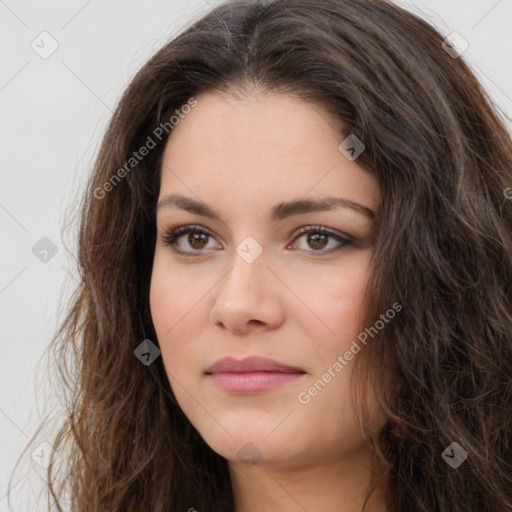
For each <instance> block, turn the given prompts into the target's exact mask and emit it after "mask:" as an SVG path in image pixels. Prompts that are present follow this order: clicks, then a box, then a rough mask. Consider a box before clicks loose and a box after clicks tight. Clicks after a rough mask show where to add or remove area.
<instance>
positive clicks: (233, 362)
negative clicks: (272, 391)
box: [206, 356, 305, 374]
mask: <svg viewBox="0 0 512 512" xmlns="http://www.w3.org/2000/svg"><path fill="white" fill-rule="evenodd" d="M258 371H260V372H262V371H264V372H286V373H289V372H295V373H305V372H304V370H303V369H302V368H298V367H296V366H290V365H288V364H285V363H280V362H279V361H275V360H273V359H268V358H266V357H258V356H251V357H246V358H245V359H242V360H238V359H235V358H234V357H223V358H222V359H219V360H218V361H216V362H215V363H214V364H212V365H211V366H210V367H208V368H207V369H206V373H208V374H210V373H249V372H258Z"/></svg>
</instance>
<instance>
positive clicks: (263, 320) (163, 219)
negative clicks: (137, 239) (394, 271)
mask: <svg viewBox="0 0 512 512" xmlns="http://www.w3.org/2000/svg"><path fill="white" fill-rule="evenodd" d="M196 99H197V102H198V103H197V106H196V107H195V108H194V109H193V110H192V111H191V112H190V113H189V114H188V115H187V116H185V117H184V118H183V119H182V120H181V121H180V122H179V124H178V125H176V126H175V128H174V129H173V131H172V133H171V136H170V138H169V139H168V142H167V145H166V148H165V153H164V159H163V168H162V179H161V188H160V196H159V208H158V210H157V230H158V231H157V243H156V248H155V257H154V265H153V273H152V279H151V293H150V305H151V313H152V318H153V322H154V326H155V329H156V334H157V337H158V343H159V346H160V349H161V354H162V358H163V363H164V366H165V369H166V372H167V376H168V378H169V381H170V385H171V387H172V390H173V392H174V394H175V396H176V399H177V401H178V403H179V405H180V407H181V408H182V410H183V412H184V413H185V415H186V416H187V417H188V419H189V420H190V422H191V423H192V424H193V425H194V427H195V428H196V429H197V431H198V432H199V433H200V434H201V436H202V437H203V438H204V439H205V441H206V442H207V443H208V444H209V445H210V447H211V448H212V449H213V450H215V451H216V452H217V453H219V454H220V455H222V456H223V457H225V458H227V459H228V460H230V461H231V462H232V463H235V464H236V463H238V462H243V461H245V462H250V463H256V462H259V463H269V464H311V463H315V461H322V463H325V462H326V461H332V460H334V459H336V458H338V457H342V456H343V455H344V454H348V453H353V451H354V450H357V449H359V448H360V447H361V446H363V445H364V444H365V443H366V442H365V441H364V439H363V437H362V435H361V433H360V431H359V430H358V429H357V428H356V426H355V425H354V422H353V417H352V413H351V407H350V403H351V402H350V397H349V395H348V388H347V386H348V382H349V379H350V377H351V372H352V368H353V365H354V359H355V358H357V357H364V350H365V346H364V345H362V344H361V343H359V342H358V344H359V345H360V347H361V348H360V350H359V351H357V349H355V350H354V349H353V350H352V354H354V353H355V355H353V357H352V358H350V359H349V358H348V357H344V354H346V353H347V351H349V352H350V349H351V348H353V347H354V345H353V342H354V341H356V342H357V336H358V334H359V325H360V320H361V315H362V313H363V308H362V298H363V293H364V290H365V286H366V284H367V278H368V269H369V267H368V265H369V260H370V255H371V252H372V243H373V229H372V228H373V220H372V218H371V214H370V215H368V212H366V210H367V209H368V210H372V211H373V212H376V210H377V207H378V202H379V191H378V186H377V183H376V181H375V179H374V177H373V176H372V175H371V174H370V173H368V172H367V171H365V170H363V169H362V168H361V167H359V166H358V164H357V163H356V162H357V160H355V161H351V160H349V159H348V158H347V157H346V156H345V154H343V153H342V151H341V150H340V149H339V148H338V146H339V144H340V143H341V142H342V140H343V139H344V138H345V137H342V136H341V134H340V133H339V132H338V129H337V128H336V126H335V122H334V119H332V118H331V117H330V116H329V114H328V113H326V112H325V111H323V110H321V109H320V108H319V107H317V106H314V105H312V104H310V103H307V102H304V101H301V100H299V99H295V98H294V97H292V96H287V95H277V94H275V95H274V94H272V95H252V96H250V97H248V98H247V99H244V100H235V99H233V98H231V97H229V98H228V97H226V96H221V95H217V94H205V95H203V96H200V97H197V98H196ZM171 195H172V196H180V199H179V200H176V198H175V200H172V199H171V198H170V197H169V196H171ZM181 198H183V199H181ZM327 198H333V199H338V198H340V199H343V200H344V202H339V203H335V202H334V201H333V202H332V204H331V205H330V206H325V205H324V206H323V207H322V208H316V207H312V206H311V205H310V204H309V203H307V204H306V203H304V204H303V203H302V201H307V202H310V201H314V202H316V201H318V202H324V201H325V200H326V199H327ZM192 202H200V203H201V208H197V207H193V205H192ZM296 202H297V203H296ZM353 204H357V205H360V207H358V206H356V207H350V205H353ZM213 211H214V212H216V214H217V215H218V217H216V216H213V215H212V212H213ZM190 225H192V226H195V227H192V229H191V232H189V233H185V234H183V233H181V234H179V235H178V236H177V237H176V238H175V240H174V245H169V244H167V243H166V242H165V241H164V239H165V237H166V234H167V233H168V232H169V231H171V230H174V229H176V228H177V227H180V226H190ZM318 225H321V226H322V227H323V228H325V229H326V230H327V231H328V232H329V233H328V234H326V233H325V232H323V231H322V232H319V233H318V232H317V233H316V234H315V226H316V227H317V228H318ZM198 227H199V228H200V229H202V230H204V231H206V232H207V234H205V233H203V232H201V231H197V229H198ZM302 228H306V229H305V230H304V231H303V233H299V231H300V230H301V229H302ZM338 237H339V238H338ZM169 241H170V240H168V242H169ZM175 250H177V251H178V250H179V251H180V252H179V253H178V252H175ZM252 356H258V357H262V358H270V359H272V360H274V361H276V362H277V363H279V364H277V366H276V365H274V366H272V364H271V365H270V366H265V365H263V366H262V365H259V364H258V363H257V364H256V365H255V366H251V365H249V366H247V367H245V368H237V367H236V366H235V367H233V366H229V365H228V366H227V367H219V368H217V370H216V373H215V372H214V373H213V374H210V373H209V372H208V370H209V369H210V370H211V368H210V367H211V366H212V365H214V363H216V362H217V361H218V360H220V359H222V358H225V357H231V358H235V359H236V360H242V359H244V358H247V357H252ZM339 356H340V357H341V358H343V361H344V362H345V363H343V364H341V363H340V359H339ZM336 362H338V365H341V367H342V369H341V370H340V369H339V368H340V366H336ZM283 365H287V367H283ZM288 367H291V368H292V369H294V371H289V370H290V368H288ZM242 370H243V371H244V372H245V373H242ZM265 370H267V371H265ZM268 370H272V371H268ZM329 377H330V378H329ZM318 381H321V382H320V383H319V382H318ZM315 383H316V387H315ZM312 387H313V390H312V391H308V390H311V388H312ZM315 390H316V392H315ZM370 403H373V402H370ZM375 414H376V415H375V417H377V411H375ZM379 421H380V420H379Z"/></svg>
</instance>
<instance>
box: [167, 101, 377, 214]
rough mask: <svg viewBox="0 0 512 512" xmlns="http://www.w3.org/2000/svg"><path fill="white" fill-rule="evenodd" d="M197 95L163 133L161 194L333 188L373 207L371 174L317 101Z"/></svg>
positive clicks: (284, 193)
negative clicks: (346, 150)
mask: <svg viewBox="0 0 512 512" xmlns="http://www.w3.org/2000/svg"><path fill="white" fill-rule="evenodd" d="M196 100H197V105H196V107H195V108H193V109H192V110H191V112H190V113H189V114H187V115H186V116H184V117H183V118H182V119H181V120H180V122H179V123H178V124H177V125H176V126H175V127H174V128H173V131H172V132H171V135H170V137H169V138H168V141H167V144H166V148H165V152H164V158H163V165H162V180H161V192H160V196H162V195H164V194H168V193H171V192H175V193H188V195H190V194H191V193H195V194H197V195H198V196H199V197H203V198H205V199H206V198H210V199H211V201H215V199H222V200H225V199H229V198H231V199H230V200H232V201H234V202H237V201H246V202H247V201H254V200H256V199H257V200H258V201H259V202H260V203H261V204H263V203H264V202H267V200H268V202H269V204H270V203H276V202H278V200H283V199H286V198H290V197H297V196H304V195H306V194H308V193H309V194H310V195H316V196H321V195H326V194H329V195H332V194H333V193H336V192H338V193H340V194H344V195H345V196H347V197H348V198H349V199H354V200H360V201H361V202H364V203H366V204H367V205H368V206H369V207H374V208H375V207H376V205H377V202H378V187H377V183H376V180H375V178H374V177H373V175H372V174H370V173H369V172H368V171H366V170H364V169H362V168H361V167H360V166H359V165H357V161H349V160H348V159H347V158H346V157H345V156H344V155H343V154H342V153H341V152H340V150H339V149H338V145H339V144H340V142H341V141H342V140H343V139H344V138H345V135H344V134H343V133H342V132H341V129H340V123H339V122H337V120H336V119H334V118H333V117H332V116H331V115H330V114H329V113H328V112H326V111H324V110H323V109H321V108H320V107H319V106H318V105H316V104H312V103H309V102H305V101H303V100H300V99H298V98H295V97H293V96H289V95H283V94H265V95H262V94H253V95H250V96H247V97H244V99H235V98H233V97H229V96H227V95H220V94H210V93H209V94H204V95H201V96H198V97H197V98H196Z"/></svg>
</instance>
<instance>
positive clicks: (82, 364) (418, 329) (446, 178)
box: [47, 0, 512, 512]
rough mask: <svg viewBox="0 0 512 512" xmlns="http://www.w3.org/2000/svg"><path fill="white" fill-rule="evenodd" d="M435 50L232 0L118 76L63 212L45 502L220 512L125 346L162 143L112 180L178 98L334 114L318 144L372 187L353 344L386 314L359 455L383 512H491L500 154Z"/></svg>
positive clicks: (215, 469)
mask: <svg viewBox="0 0 512 512" xmlns="http://www.w3.org/2000/svg"><path fill="white" fill-rule="evenodd" d="M444 37H445V36H443V35H441V34H440V32H439V31H438V30H437V29H435V28H434V27H432V26H431V25H430V24H429V23H427V22H425V21H423V20H422V19H420V18H419V17H417V16H415V15H414V14H412V13H411V12H409V11H406V10H404V9H402V8H400V7H398V6H396V5H394V4H392V3H391V2H389V1H386V0H276V1H265V2H263V1H260V2H256V1H248V0H235V1H231V2H227V3H224V4H222V5H220V6H219V7H217V8H215V9H213V10H212V11H211V12H209V13H208V14H207V15H205V16H204V17H202V18H201V19H199V20H197V21H195V22H194V23H193V24H192V25H191V26H190V27H189V28H187V29H186V30H184V31H183V32H182V33H181V34H180V35H178V36H177V37H175V38H174V39H173V40H172V41H170V42H169V43H168V44H166V45H165V46H164V47H163V48H162V49H161V50H159V51H158V52H157V53H156V55H154V56H153V57H152V58H151V59H150V60H149V61H148V62H147V63H146V64H145V65H144V66H143V67H142V69H140V71H139V72H138V73H137V74H136V76H135V77H134V78H133V80H132V81H131V83H130V85H129V87H128V88H127V90H126V91H125V92H124V94H123V96H122V98H121V100H120V101H119V104H118V106H117V108H116V110H115V113H114V115H113V117H112V119H111V121H110V124H109V127H108V130H107V132H106V134H105V136H104V139H103V142H102V146H101V149H100V151H99V154H98V156H97V160H96V162H95V165H94V169H93V171H92V175H91V177H90V181H89V184H88V189H87V191H86V194H85V196H84V198H83V203H82V204H81V210H80V211H81V221H80V222H81V223H80V230H79V247H78V263H79V269H80V285H79V287H78V289H77V290H76V293H75V295H74V296H73V303H72V305H71V306H70V308H69V311H67V312H66V317H65V320H63V321H62V323H61V327H60V329H59V331H58V333H57V334H56V335H55V338H54V340H53V341H52V354H53V355H54V356H55V357H54V360H55V362H56V369H57V370H58V372H59V375H60V376H61V380H60V382H61V384H60V385H61V386H62V387H63V388H64V389H65V390H66V391H65V397H66V398H65V399H66V402H65V403H66V418H65V422H64V424H63V425H61V429H60V431H59V433H58V435H57V437H56V438H55V439H54V440H53V447H54V448H55V449H57V450H58V451H59V452H62V453H65V454H66V456H65V457H61V458H60V459H59V460H60V461H61V462H59V464H57V462H56V461H54V463H53V464H52V465H51V466H50V468H49V469H48V475H47V477H48V489H49V492H48V502H49V503H50V502H51V503H53V502H55V503H56V504H59V505H58V507H57V508H58V510H63V508H61V507H64V501H67V502H68V503H69V505H70V509H71V510H73V511H75V512H99V511H101V512H113V511H122V512H139V511H141V510H148V511H152V512H164V511H166V512H167V511H186V510H189V509H190V508H192V507H193V508H195V509H197V510H198V511H200V512H204V511H214V512H217V511H232V510H233V499H232V489H231V484H230V478H229V472H228V466H227V461H226V460H225V459H224V458H223V457H221V456H219V455H218V454H216V453H215V452H214V451H213V450H212V449H210V448H209V446H208V445H207V444H206V443H205V442H204V440H203V439H202V438H201V436H200V435H199V434H198V432H197V431H196V430H195V428H194V427H193V426H192V425H191V424H190V422H189V421H188V419H187V418H186V417H185V416H184V414H183V413H182V411H181V410H180V408H179V406H178V404H177V402H176V400H175V398H174V396H173V393H172V390H171V388H170V385H169V382H168V379H167V376H166V373H165V370H164V367H163V364H162V359H161V358H158V359H157V360H156V361H155V362H154V363H153V364H151V365H150V366H145V365H143V364H141V362H140V361H139V360H138V359H137V358H136V357H135V356H134V349H135V348H136V347H137V346H138V345H139V344H140V343H141V342H142V340H144V339H150V340H153V341H154V342H155V343H157V339H156V335H155V331H154V327H153V325H152V320H151V314H150V308H149V284H150V276H151V269H152V261H153V254H154V246H155V240H156V226H155V214H154V207H155V204H156V201H157V197H158V194H159V186H160V173H161V168H162V154H163V149H164V146H165V142H166V139H167V137H168V136H169V133H172V129H169V126H168V125H167V129H166V132H165V133H164V135H165V136H163V137H161V140H158V141H156V142H157V144H156V147H155V148H153V149H151V150H150V151H149V153H148V154H147V156H145V157H144V158H141V159H140V161H137V163H136V164H135V163H134V162H133V161H132V164H133V168H132V167H130V168H129V171H127V172H125V173H121V174H124V175H123V176H122V177H121V179H119V180H115V182H113V181H112V177H113V176H114V175H115V174H116V173H117V176H118V177H119V169H121V168H123V166H124V168H125V170H127V167H126V163H127V162H128V161H130V158H131V157H133V154H134V152H137V151H138V150H139V149H140V148H141V147H142V146H143V145H144V144H145V143H146V142H147V140H148V137H152V138H153V139H155V136H154V134H155V129H156V128H157V127H159V126H162V123H165V122H167V121H168V120H169V119H170V118H171V116H173V113H175V112H176V111H180V109H181V108H182V107H183V105H186V104H187V102H190V100H191V98H198V100H199V101H200V98H199V96H200V95H201V94H204V93H209V92H212V93H213V92H216V93H219V92H220V93H224V94H231V95H238V96H243V95H244V94H246V93H247V92H248V91H257V92H261V93H266V92H280V93H284V94H291V95H294V96H296V97H298V98H300V99H303V100H305V101H308V102H311V103H313V104H315V105H317V106H318V107H320V111H322V110H321V109H323V110H325V111H327V112H329V113H332V114H334V115H335V116H336V117H337V118H338V119H339V120H340V126H343V127H344V129H343V133H341V132H340V142H341V140H343V138H344V137H346V136H347V135H348V134H355V135H356V136H357V137H358V138H359V139H361V140H362V141H363V142H364V144H365V146H366V149H365V151H364V152H363V153H362V154H361V155H360V156H359V158H358V160H357V163H358V164H359V165H360V166H361V167H363V168H365V169H366V170H368V171H370V172H372V173H373V174H374V176H375V177H376V179H377V180H378V183H379V186H380V191H381V198H382V199H381V204H380V208H379V211H378V215H377V219H376V238H375V246H374V250H373V254H372V259H371V268H370V270H371V275H370V279H369V284H368V289H367V295H366V302H365V304H366V317H365V319H364V322H363V325H362V326H361V327H362V328H364V327H365V326H366V327H367V326H370V325H374V323H375V322H376V320H378V319H379V318H380V315H381V314H382V313H383V312H384V311H386V310H387V309H388V308H389V306H390V304H393V303H395V302H399V303H400V304H401V305H402V306H403V309H402V311H401V312H400V313H399V314H397V316H396V318H395V319H394V320H393V321H392V322H390V323H389V324H388V325H387V326H386V328H385V329H383V331H381V332H380V333H379V334H378V336H376V337H375V339H373V340H372V342H371V343H369V344H368V346H367V348H366V349H365V351H364V354H362V355H360V356H359V357H358V358H357V360H354V361H353V364H354V372H355V373H354V380H353V381H352V384H353V387H352V388H351V392H352V393H354V397H355V398H356V401H355V403H356V410H355V412H356V413H357V414H358V424H359V425H360V428H361V429H362V432H366V430H365V425H366V421H367V412H368V411H367V406H366V400H365V398H366V397H367V396H368V392H369V390H370V389H374V390H375V392H376V393H377V398H378V402H379V404H380V407H381V408H382V410H383V411H384V413H385V414H386V417H387V423H386V424H385V426H384V428H383V429H382V430H381V431H380V433H379V434H378V436H376V437H374V438H372V439H371V440H369V442H370V443H371V446H372V447H373V449H374V453H375V461H376V467H377V462H378V463H379V464H378V466H379V467H381V468H383V469H382V471H381V473H380V476H381V477H382V478H386V479H387V481H388V482H389V504H388V507H389V510H390V511H393V512H414V511H421V512H468V511H471V512H476V511H478V512H491V511H492V512H510V511H512V412H511V405H512V200H510V199H508V198H507V194H506V193H505V191H506V190H509V189H508V187H511V186H512V141H511V137H510V134H509V133H508V131H507V129H506V127H505V120H504V117H506V116H504V114H503V113H502V112H501V111H500V110H499V108H498V107H497V106H496V105H495V104H493V102H492V100H491V99H490V97H489V96H488V94H487V93H486V91H485V90H484V89H483V87H482V86H481V84H480V83H479V82H478V81H477V79H476V78H475V76H474V74H473V72H472V71H471V70H470V69H469V66H468V65H467V64H466V63H465V61H464V57H463V56H461V57H459V58H452V56H450V55H449V54H448V53H447V52H446V51H445V50H444V49H443V47H442V43H443V39H444ZM167 131H168V132H169V133H167ZM157 133H160V132H157ZM130 165H131V164H130ZM109 180H111V181H110V183H111V184H112V186H105V184H106V183H107V182H109ZM107 189H108V190H107ZM99 190H103V192H98V191H99ZM356 384H357V385H356ZM453 442H457V443H459V444H460V446H461V447H462V448H463V449H464V450H465V451H466V452H467V454H468V458H467V459H466V460H465V461H464V462H463V463H462V464H461V465H460V466H459V467H458V468H457V469H454V468H453V467H451V466H450V465H449V464H448V463H447V462H446V460H445V458H444V457H443V456H442V454H443V451H444V450H445V449H446V448H447V447H449V446H450V445H451V443H453ZM64 495H66V496H67V498H66V500H63V499H62V496H64Z"/></svg>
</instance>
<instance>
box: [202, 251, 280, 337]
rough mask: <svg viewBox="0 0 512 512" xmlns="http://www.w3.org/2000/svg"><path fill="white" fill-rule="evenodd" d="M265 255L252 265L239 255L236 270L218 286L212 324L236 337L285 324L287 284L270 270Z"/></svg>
mask: <svg viewBox="0 0 512 512" xmlns="http://www.w3.org/2000/svg"><path fill="white" fill-rule="evenodd" d="M267 263H268V262H267V260H266V258H265V257H264V253H263V254H261V255H260V256H259V257H258V258H257V259H256V260H255V261H253V262H252V263H248V262H247V261H245V260H244V259H243V258H242V257H240V256H239V255H238V254H237V253H235V254H234V257H233V267H232V269H231V270H230V271H229V272H228V273H227V274H226V275H225V276H224V278H223V279H222V280H221V281H220V283H219V285H218V287H215V288H214V290H215V291H216V293H217V295H216V297H215V303H214V305H213V307H212V309H211V311H210V318H209V320H210V322H211V323H212V324H213V325H216V326H218V327H221V328H224V329H228V330H230V331H232V332H233V333H236V334H244V333H248V332H254V331H265V330H269V329H275V328H277V327H279V326H280V325H281V324H282V323H283V321H284V308H283V301H282V295H281V294H282V293H283V285H282V283H280V281H279V279H277V278H276V276H275V275H274V273H275V272H272V271H271V270H270V269H269V268H268V267H267Z"/></svg>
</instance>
